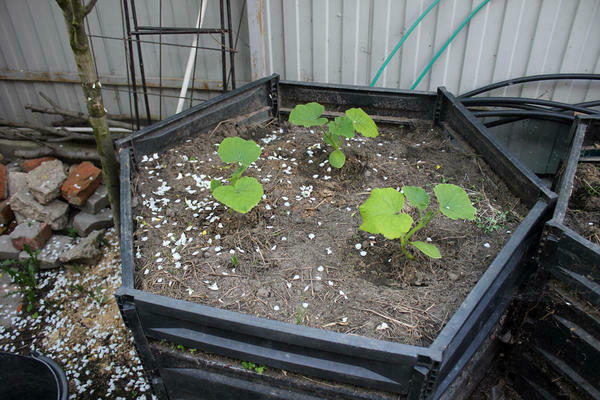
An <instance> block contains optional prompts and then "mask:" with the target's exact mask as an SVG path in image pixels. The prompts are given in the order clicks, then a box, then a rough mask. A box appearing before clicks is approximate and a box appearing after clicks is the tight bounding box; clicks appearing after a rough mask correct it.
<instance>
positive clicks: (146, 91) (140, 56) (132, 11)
mask: <svg viewBox="0 0 600 400" xmlns="http://www.w3.org/2000/svg"><path fill="white" fill-rule="evenodd" d="M131 14H132V16H133V27H134V28H135V30H136V32H137V30H138V24H137V14H136V12H135V0H131ZM135 35H136V36H135V37H136V39H137V51H138V59H139V61H140V74H141V75H142V76H141V78H142V91H143V92H144V102H145V103H146V119H147V120H148V125H152V117H151V116H150V102H149V101H148V88H147V87H146V74H145V73H144V59H143V58H142V45H141V44H140V35H139V34H137V33H136V34H135ZM138 129H139V128H138Z"/></svg>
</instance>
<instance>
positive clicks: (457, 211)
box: [433, 183, 477, 220]
mask: <svg viewBox="0 0 600 400" xmlns="http://www.w3.org/2000/svg"><path fill="white" fill-rule="evenodd" d="M433 192H434V193H435V197H437V199H438V203H440V211H441V212H442V214H444V215H445V216H446V217H448V218H450V219H469V220H474V219H475V211H477V210H475V207H473V206H472V205H471V200H469V195H467V192H465V191H464V189H463V188H461V187H460V186H456V185H453V184H451V183H440V184H439V185H437V186H436V187H434V188H433Z"/></svg>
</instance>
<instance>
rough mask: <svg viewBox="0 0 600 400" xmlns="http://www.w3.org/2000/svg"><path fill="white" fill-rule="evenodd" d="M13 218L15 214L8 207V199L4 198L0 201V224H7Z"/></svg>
mask: <svg viewBox="0 0 600 400" xmlns="http://www.w3.org/2000/svg"><path fill="white" fill-rule="evenodd" d="M13 219H15V214H14V213H13V210H12V209H11V208H10V205H9V204H8V201H6V200H4V201H1V202H0V225H4V226H7V225H8V224H10V222H11V221H12V220H13Z"/></svg>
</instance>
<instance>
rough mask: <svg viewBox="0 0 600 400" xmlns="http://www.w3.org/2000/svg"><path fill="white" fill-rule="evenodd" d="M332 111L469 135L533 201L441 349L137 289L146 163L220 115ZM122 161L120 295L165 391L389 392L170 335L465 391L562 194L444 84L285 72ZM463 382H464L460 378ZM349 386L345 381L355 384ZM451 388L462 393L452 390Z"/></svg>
mask: <svg viewBox="0 0 600 400" xmlns="http://www.w3.org/2000/svg"><path fill="white" fill-rule="evenodd" d="M310 101H318V102H319V103H321V104H323V105H324V106H325V109H326V112H335V111H340V110H345V109H347V108H349V107H352V106H356V107H361V108H363V109H364V110H365V111H366V112H367V113H368V114H369V115H371V116H373V118H374V120H375V121H376V122H381V123H384V122H385V123H387V124H392V125H393V124H397V125H406V124H410V123H411V121H412V122H414V121H415V120H419V121H429V122H431V123H434V124H438V125H440V126H442V127H443V128H444V130H445V131H446V133H447V134H448V135H450V136H452V137H455V138H460V139H461V140H462V141H465V142H467V143H468V144H469V145H470V146H471V147H472V148H473V149H474V150H475V151H476V152H478V153H479V154H480V155H481V156H482V157H483V158H484V159H485V161H486V162H487V163H488V164H490V165H491V167H492V168H493V169H494V170H495V171H496V173H497V174H498V175H499V176H500V177H502V179H503V180H504V181H505V182H506V183H507V185H508V186H509V187H510V188H511V190H512V191H513V192H514V193H515V195H517V196H518V197H519V198H520V199H521V201H522V202H523V203H524V204H526V205H527V206H528V207H529V210H530V211H529V213H528V214H527V216H526V217H525V219H524V220H523V222H522V223H521V225H520V226H519V227H518V228H517V229H516V230H515V231H514V233H513V234H512V236H511V238H510V240H509V241H508V243H507V244H506V246H505V247H504V248H503V249H502V250H501V252H500V253H499V254H498V255H497V257H496V258H495V259H494V260H493V262H492V263H491V264H490V265H489V267H488V269H487V271H486V272H485V273H484V275H483V276H482V277H481V279H480V280H479V282H478V283H477V284H476V286H475V287H474V288H473V290H472V291H471V293H470V294H469V295H468V297H467V298H466V299H465V300H464V302H463V303H462V305H461V306H460V308H459V310H458V311H457V312H456V313H455V314H454V315H453V316H452V318H451V319H450V320H449V322H448V323H447V324H446V326H445V327H444V329H443V330H442V331H441V332H440V334H439V335H438V337H437V338H436V339H435V341H434V342H433V343H432V344H431V345H430V346H429V347H417V346H409V345H403V344H399V343H393V342H388V341H381V340H375V339H371V338H366V337H360V336H354V335H346V334H340V333H336V332H331V331H325V330H321V329H314V328H308V327H304V326H298V325H292V324H287V323H283V322H279V321H273V320H268V319H264V318H258V317H254V316H250V315H245V314H240V313H236V312H231V311H226V310H221V309H217V308H213V307H207V306H203V305H201V304H195V303H191V302H186V301H181V300H175V299H172V298H167V297H163V296H158V295H155V294H151V293H147V292H144V291H141V290H138V289H136V288H135V285H134V270H135V265H134V258H133V237H132V234H133V225H132V209H131V190H130V182H131V175H132V171H133V170H134V169H135V167H136V163H137V161H138V160H140V159H141V158H142V157H143V156H144V155H146V154H152V153H155V152H162V151H165V150H167V149H168V148H170V147H172V146H174V145H175V144H177V143H179V142H182V141H184V140H186V139H187V138H189V137H192V136H195V135H202V134H208V133H209V132H211V131H212V130H213V129H214V128H215V127H216V126H217V124H219V122H220V121H223V120H227V119H233V118H235V120H236V122H237V123H238V124H246V123H252V122H260V121H266V120H269V119H273V118H275V119H278V118H280V116H281V115H287V113H289V111H290V110H291V109H292V108H293V107H294V106H295V105H296V104H299V103H307V102H310ZM118 147H119V152H120V161H121V224H122V225H121V253H122V263H123V285H122V287H121V288H120V289H119V290H118V292H117V294H116V296H117V300H118V304H119V306H120V309H121V313H122V316H123V318H124V320H125V322H126V324H127V326H128V327H129V329H131V331H132V332H133V336H134V339H135V345H136V347H137V351H138V354H139V355H140V358H141V360H142V362H143V365H144V368H145V370H146V371H147V373H148V375H149V378H150V380H151V382H152V386H153V389H154V391H155V393H156V394H157V395H158V396H159V397H161V398H210V399H225V398H252V399H310V398H331V399H333V398H344V399H346V398H355V399H359V398H360V399H366V398H380V397H378V395H377V394H375V392H373V393H370V392H369V391H368V390H367V391H364V390H363V391H361V390H352V389H348V387H347V386H342V387H339V386H332V385H327V384H326V383H321V382H320V381H317V380H310V381H309V380H301V383H298V382H297V381H294V382H292V380H291V379H283V378H282V379H279V378H273V377H268V376H263V375H259V374H256V373H253V372H250V371H246V370H242V369H237V368H232V367H231V366H230V365H227V364H225V363H220V362H218V361H203V360H201V359H199V358H195V357H193V356H191V355H189V354H183V353H177V352H175V351H169V350H168V349H166V350H165V347H164V346H162V347H161V346H159V345H158V344H159V342H160V341H161V340H166V341H168V342H173V343H175V344H181V345H183V346H186V347H189V348H196V349H199V350H202V351H207V352H211V353H216V354H220V355H222V356H225V357H231V358H236V359H241V360H245V361H251V362H254V363H260V364H264V365H266V366H269V367H272V368H280V369H283V370H287V371H292V372H297V373H300V374H304V375H306V376H312V377H318V378H322V379H326V380H331V381H335V382H341V383H344V384H350V385H356V386H358V387H362V388H367V389H372V390H373V391H378V392H377V393H383V392H385V393H389V394H390V396H392V397H393V398H398V397H407V398H411V399H425V398H439V397H440V396H441V395H442V394H448V393H450V392H453V391H458V392H460V384H458V385H457V384H456V382H458V381H459V380H460V379H458V380H457V378H458V377H459V376H460V375H461V373H462V372H463V371H464V370H465V366H467V364H468V363H469V360H471V358H472V357H473V355H475V354H476V353H477V352H478V350H479V349H480V347H481V345H482V343H484V342H485V341H486V339H487V338H488V336H489V334H490V332H491V331H492V329H493V328H494V326H495V325H496V324H497V322H498V320H499V319H500V317H501V316H502V314H503V312H504V311H505V308H506V306H507V304H508V303H509V301H510V299H511V296H512V292H513V290H514V288H515V287H516V285H517V283H518V282H519V281H520V280H521V278H523V276H524V275H525V274H526V273H527V272H528V271H527V269H526V268H524V267H523V266H522V260H523V259H524V258H526V257H527V256H528V250H529V249H530V248H531V245H532V244H536V243H537V241H538V239H539V234H540V233H541V228H542V225H543V223H544V222H545V221H546V220H547V219H548V218H549V216H550V215H549V214H550V210H551V208H552V207H553V205H554V202H555V200H556V195H555V194H554V193H553V192H552V191H550V190H549V189H547V188H546V187H545V186H544V184H543V183H542V182H541V181H540V180H539V178H538V177H537V176H536V175H535V174H533V173H532V172H530V171H529V170H528V169H527V168H525V167H524V166H523V165H522V164H521V163H520V162H519V161H518V160H516V159H515V158H514V157H512V156H511V155H510V154H509V153H508V152H507V151H505V149H504V147H503V146H502V145H500V144H499V143H498V142H497V140H496V139H494V137H493V136H492V135H490V133H489V132H488V130H487V129H486V128H485V127H484V126H483V125H482V123H481V122H479V121H478V120H477V119H476V118H474V117H473V116H472V115H471V114H470V113H469V112H468V111H467V110H466V109H465V108H464V107H463V106H462V105H461V104H460V102H458V101H457V100H456V99H455V97H454V96H453V95H452V94H450V93H448V92H447V91H446V90H445V89H444V88H440V89H439V90H438V93H430V92H413V91H402V90H390V89H379V88H367V87H354V86H341V85H327V84H312V83H302V82H288V81H279V76H278V75H272V76H270V77H267V78H263V79H260V80H258V81H255V82H253V83H250V84H248V85H246V86H244V87H242V88H239V89H237V90H234V91H232V92H230V93H227V94H225V95H222V96H220V97H218V98H214V99H212V100H210V101H207V102H206V103H203V104H201V105H198V106H196V107H194V108H191V109H189V110H187V111H185V112H182V113H180V114H177V115H174V116H172V117H170V118H168V119H166V120H164V121H162V122H159V123H157V124H155V125H152V126H149V127H147V128H145V129H143V130H141V131H139V132H136V133H134V134H132V135H130V136H129V137H127V138H126V139H123V140H121V141H119V142H118ZM453 383H454V384H453ZM344 387H345V388H344ZM450 394H451V393H450Z"/></svg>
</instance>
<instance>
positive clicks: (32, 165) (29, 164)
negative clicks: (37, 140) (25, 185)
mask: <svg viewBox="0 0 600 400" xmlns="http://www.w3.org/2000/svg"><path fill="white" fill-rule="evenodd" d="M52 160H56V158H54V157H51V156H46V157H40V158H33V159H31V160H25V161H23V162H22V163H21V169H22V170H23V171H25V172H29V171H31V170H34V169H36V168H37V167H39V166H40V165H41V164H42V163H43V162H45V161H52Z"/></svg>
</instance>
